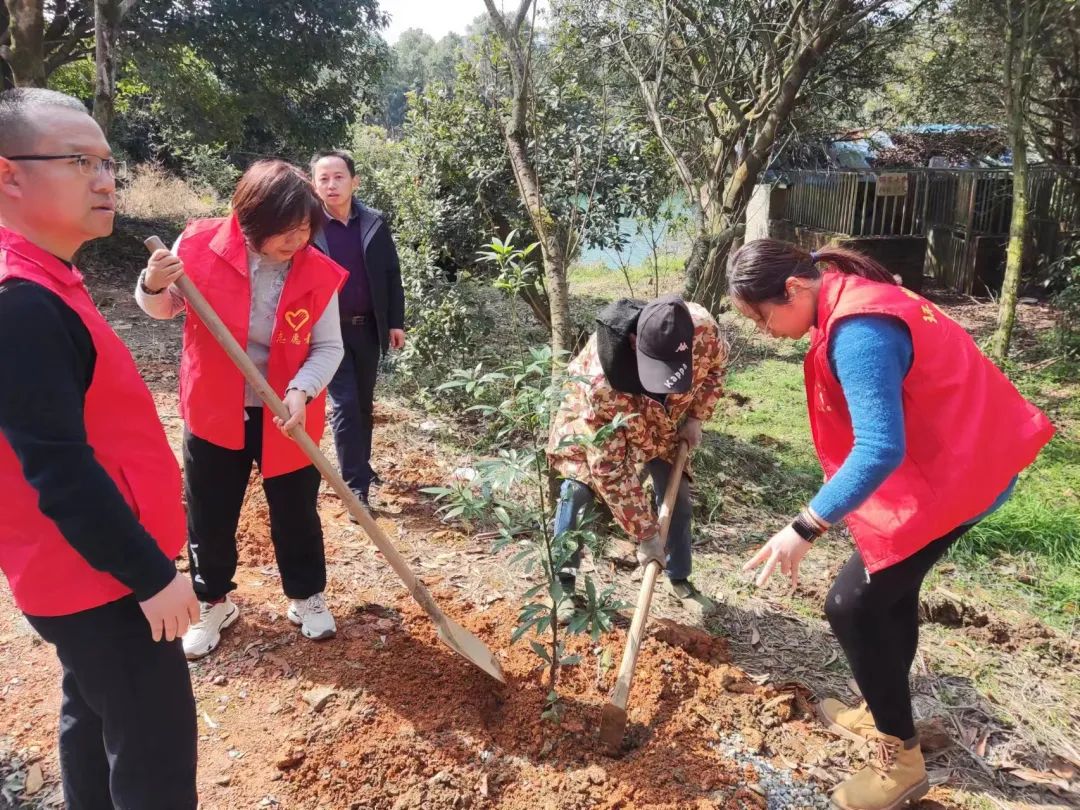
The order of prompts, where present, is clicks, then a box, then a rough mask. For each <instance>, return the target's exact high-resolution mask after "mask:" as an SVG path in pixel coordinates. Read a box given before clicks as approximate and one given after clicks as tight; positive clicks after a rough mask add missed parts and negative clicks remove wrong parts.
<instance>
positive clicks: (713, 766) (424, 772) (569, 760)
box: [0, 291, 1072, 810]
mask: <svg viewBox="0 0 1080 810" xmlns="http://www.w3.org/2000/svg"><path fill="white" fill-rule="evenodd" d="M105 308H106V311H107V312H108V313H109V316H110V318H111V320H112V321H113V323H114V324H118V325H119V326H120V328H121V334H122V335H124V336H125V338H126V339H128V340H129V343H130V345H133V346H134V347H135V351H136V355H137V357H138V359H139V361H140V365H141V367H142V368H143V369H144V372H145V373H146V376H147V379H148V381H149V383H150V385H151V387H152V389H153V390H154V392H155V397H156V399H157V402H158V406H159V411H160V413H161V416H162V419H163V422H164V424H165V425H166V429H167V432H168V434H169V437H170V440H171V441H172V443H173V446H174V449H176V450H177V451H178V450H179V442H180V438H181V424H180V422H179V420H178V418H177V416H176V401H175V394H174V393H173V388H174V386H175V368H176V349H177V335H178V331H177V326H176V325H175V324H164V325H162V324H149V323H148V322H146V321H144V320H141V319H139V318H137V317H136V313H134V312H133V307H132V305H131V304H130V303H129V302H128V300H127V299H126V297H125V296H124V295H123V291H119V292H117V293H116V294H115V296H113V297H112V298H111V300H109V301H107V302H106V306H105ZM378 419H379V424H378V426H377V429H376V430H377V434H376V436H377V446H376V451H375V454H376V467H377V468H378V469H379V470H380V471H381V472H382V474H383V476H384V478H385V479H386V480H387V482H388V484H387V486H386V487H385V489H384V491H383V493H382V495H381V503H382V505H383V510H384V511H383V512H382V513H381V514H380V515H379V516H378V520H379V523H380V525H381V526H382V527H383V528H384V529H385V530H386V532H387V534H388V535H389V536H390V537H391V538H392V539H393V540H394V541H395V542H396V543H397V545H398V547H399V548H400V549H401V550H402V552H403V553H404V554H405V555H406V557H407V558H408V559H409V560H410V563H411V564H412V565H414V566H415V569H416V570H417V571H418V573H420V575H421V577H422V578H423V579H424V581H425V582H426V583H427V584H428V585H429V586H430V587H431V588H432V590H433V592H434V594H435V595H436V598H437V599H438V600H439V601H440V603H441V604H442V605H443V606H444V607H445V608H446V610H447V611H448V612H449V613H451V614H452V615H453V616H454V617H455V618H457V619H458V620H459V621H460V622H462V623H463V624H464V625H466V626H467V627H469V628H470V629H471V630H473V631H474V632H476V633H477V634H479V635H480V636H481V637H482V638H483V639H484V640H485V641H486V642H487V643H488V644H489V645H490V646H491V647H492V649H493V650H495V651H496V653H497V655H498V656H499V658H500V660H501V662H502V664H503V667H504V669H505V671H506V673H507V680H508V683H507V685H506V686H498V685H497V684H495V683H494V682H493V681H491V680H490V679H488V678H487V677H486V676H485V675H483V674H482V673H480V672H479V671H478V670H475V669H474V668H472V667H471V666H470V665H469V664H468V663H466V662H465V661H464V660H462V659H460V658H458V657H457V656H455V655H454V654H452V653H451V652H450V651H448V650H447V649H446V648H445V647H443V646H442V645H441V644H440V643H439V642H438V641H437V640H436V638H435V634H434V631H433V628H432V627H431V625H430V623H429V622H428V621H427V619H426V617H425V616H424V615H423V614H422V613H421V612H420V611H419V609H418V608H417V607H416V606H415V605H414V604H413V603H412V602H411V600H410V599H409V598H408V596H407V595H406V594H405V591H404V589H403V588H402V587H401V586H400V584H399V583H398V581H397V579H396V578H395V577H394V575H393V574H392V572H391V571H390V569H389V568H388V567H387V566H386V565H385V564H384V563H383V562H382V561H381V559H380V556H379V555H378V553H377V552H376V551H375V550H374V548H373V547H372V546H371V545H370V544H369V542H368V541H367V540H366V538H365V537H364V535H363V534H362V532H361V531H360V530H359V529H358V528H356V527H354V526H352V525H351V524H349V523H348V521H347V520H346V519H345V515H344V510H343V508H342V505H341V503H340V502H339V501H338V500H337V498H336V497H335V496H333V495H332V494H331V493H329V492H326V491H324V492H323V493H322V494H321V496H320V512H321V514H322V517H323V524H324V528H325V532H326V542H327V556H328V561H329V586H328V597H329V601H330V605H331V608H332V610H333V611H334V613H335V615H336V617H337V620H338V628H339V632H338V636H337V637H336V638H335V639H333V640H331V641H328V642H324V643H320V644H315V643H312V642H309V641H307V640H305V639H303V638H302V637H300V635H299V633H298V632H297V631H296V629H295V628H294V627H292V626H291V625H290V624H289V623H288V622H287V620H286V619H285V608H286V602H285V599H284V597H283V596H282V594H281V591H280V583H279V581H278V575H277V571H276V568H275V566H274V564H273V555H272V550H271V546H270V542H269V537H268V534H267V522H266V506H265V501H264V500H263V498H262V496H261V492H260V491H259V487H258V486H257V485H253V486H252V487H251V489H250V495H249V499H248V501H247V503H246V504H245V507H244V514H243V518H242V521H241V528H240V548H241V567H240V571H239V574H238V584H239V589H238V591H237V593H236V595H235V598H236V601H237V603H238V605H239V606H240V609H241V613H242V615H241V620H240V621H239V622H238V623H237V624H236V625H235V626H234V628H233V629H231V630H230V631H228V633H227V634H226V636H225V637H224V639H223V642H222V645H221V647H220V648H219V650H218V651H217V652H216V653H215V654H214V655H212V656H210V657H209V658H208V659H204V660H203V661H200V662H197V663H195V664H193V665H192V667H191V673H192V679H193V682H194V685H195V692H196V697H197V701H198V714H199V733H200V757H201V761H200V793H201V796H202V806H203V807H204V808H207V809H208V810H218V809H219V808H261V807H279V808H298V809H301V808H302V809H303V810H316V808H326V810H330V809H331V808H332V809H333V810H337V809H338V808H342V809H343V810H361V808H364V809H369V810H406V809H411V808H416V809H417V810H420V809H421V808H423V810H429V809H430V810H444V809H446V810H449V809H450V808H506V809H507V810H525V808H529V810H532V809H533V808H544V809H545V810H546V809H547V808H550V810H563V809H564V808H566V809H567V810H574V809H576V808H612V809H614V808H623V810H630V808H671V810H676V808H679V809H681V808H776V809H777V810H780V809H781V808H803V807H806V808H810V807H823V806H825V797H826V795H827V791H828V789H829V788H830V787H831V786H832V785H833V784H834V783H835V782H836V781H838V780H840V779H842V778H843V777H844V776H845V775H846V774H847V773H848V769H849V768H850V766H851V763H852V762H853V761H854V762H857V761H858V756H857V755H854V754H853V752H852V751H851V750H850V748H849V745H848V744H847V743H844V742H839V741H835V740H832V739H829V738H827V737H826V736H825V735H823V734H822V733H821V732H820V731H819V730H818V729H817V728H816V726H815V724H814V723H813V722H812V720H811V718H810V717H809V711H808V703H807V700H808V697H809V695H810V692H809V691H808V690H807V689H806V688H805V687H803V686H800V685H797V684H796V683H795V682H796V681H802V682H804V683H809V684H810V685H811V686H812V687H813V688H814V689H815V690H818V691H833V692H837V691H839V690H842V689H844V688H846V680H845V678H844V677H843V674H842V673H840V672H838V671H837V669H836V667H835V666H834V665H835V663H836V660H837V657H836V647H835V642H834V641H833V640H832V638H831V636H829V634H828V633H827V630H826V629H825V627H824V624H823V622H821V621H820V618H818V619H815V618H813V617H806V616H800V615H798V614H794V613H792V612H791V611H790V609H789V607H788V606H785V605H784V604H783V603H781V602H779V601H777V600H771V599H769V598H768V597H762V596H760V595H750V594H749V593H748V592H744V591H740V590H739V589H738V588H737V587H733V586H732V585H731V583H732V579H731V577H730V573H731V572H730V570H728V569H729V568H731V567H733V566H734V564H735V558H736V556H737V555H736V554H735V553H734V552H730V553H729V556H730V559H728V557H727V556H725V554H724V553H721V552H720V551H718V549H717V548H713V547H709V548H703V549H701V550H700V554H701V555H702V556H701V559H702V568H703V569H704V570H705V571H707V572H709V573H707V574H706V575H704V577H703V583H704V584H705V586H706V588H707V589H709V590H711V591H712V592H713V593H717V594H720V595H721V596H724V598H725V602H724V604H722V606H721V609H720V612H719V613H718V614H717V615H716V616H714V617H711V618H709V619H708V620H707V621H706V624H707V625H708V627H710V628H711V629H712V630H714V631H717V633H720V634H722V636H723V637H721V635H716V634H712V633H709V632H706V631H705V630H703V629H702V627H701V624H702V622H701V618H700V617H694V616H691V615H689V614H687V613H685V612H683V611H682V610H681V609H680V608H678V607H676V606H675V605H674V604H673V603H671V602H670V601H667V600H665V599H659V600H657V601H658V608H657V612H656V615H657V618H658V621H656V622H653V623H652V625H651V626H652V633H651V637H650V638H649V639H648V641H647V643H646V645H645V648H644V652H643V655H642V659H641V661H640V663H639V667H638V673H637V677H636V680H635V684H634V692H633V696H632V701H631V711H630V725H629V729H628V734H627V743H626V746H625V750H624V751H623V752H621V754H620V755H619V756H615V757H613V756H609V755H607V754H606V753H605V752H603V751H602V750H601V749H600V746H599V743H598V740H597V737H596V732H597V729H598V727H599V713H600V708H601V706H602V705H603V703H604V701H605V698H606V694H607V691H608V690H609V689H610V687H611V684H612V681H613V672H612V669H611V668H610V667H605V666H604V665H603V662H604V661H605V659H607V660H611V661H615V662H617V661H618V659H619V655H620V653H621V650H622V645H623V642H624V629H623V628H619V629H617V630H616V631H615V632H613V633H611V634H609V635H608V636H607V637H605V638H603V639H601V642H600V643H599V644H592V643H591V642H589V641H588V639H574V640H572V641H571V642H570V644H569V648H570V651H571V652H576V653H579V654H580V655H581V656H582V661H581V663H580V664H579V665H577V666H574V667H568V668H566V669H565V670H564V675H563V680H562V683H561V684H560V693H561V694H562V696H563V698H564V700H563V715H562V717H561V720H560V722H558V723H555V722H552V721H549V720H543V719H541V717H540V715H541V712H542V709H543V705H544V700H545V695H546V691H547V690H546V688H545V687H544V685H543V682H542V679H541V675H540V672H539V671H538V669H537V666H536V665H537V663H538V659H537V658H536V657H535V656H534V655H533V653H532V652H531V651H530V650H529V649H528V647H527V646H526V645H525V644H524V643H519V644H518V645H515V646H510V644H509V637H510V633H511V631H512V629H513V626H514V620H515V614H516V610H517V607H518V605H519V604H520V594H521V593H522V592H524V591H525V590H526V589H527V588H528V587H529V586H530V584H532V581H531V580H529V578H527V577H524V576H522V574H521V572H520V571H517V570H515V569H514V568H512V567H511V566H510V565H509V563H508V561H507V558H506V556H492V555H490V554H489V548H488V546H489V543H488V541H485V540H478V539H474V538H473V537H471V536H470V535H468V534H466V533H463V532H462V531H459V530H457V529H454V528H449V527H447V526H444V525H443V524H441V523H440V522H439V521H438V520H437V518H436V516H435V515H434V506H433V505H432V504H431V502H430V501H429V500H428V499H427V498H426V496H424V495H422V494H421V493H419V492H418V490H419V488H421V487H423V486H430V485H434V484H440V483H443V482H445V480H446V479H447V477H448V476H449V475H450V473H451V472H452V470H453V469H454V467H455V466H456V465H457V464H458V463H460V462H461V459H452V458H445V457H444V456H443V451H442V450H440V445H439V444H438V443H437V442H436V440H435V438H434V434H432V433H430V432H426V431H424V430H422V429H420V424H421V423H422V422H425V421H427V420H428V417H427V416H426V415H424V414H420V413H417V412H414V411H411V410H408V409H406V408H405V407H403V406H401V405H395V404H385V403H382V404H380V408H379V414H378ZM324 446H326V447H327V449H329V445H328V444H327V443H324ZM254 483H255V482H254V481H253V484H254ZM816 564H818V565H822V566H823V567H827V566H828V565H831V564H833V562H832V560H830V559H826V560H825V561H824V562H818V563H816ZM591 565H592V566H593V568H594V574H595V575H596V576H597V577H598V578H599V579H600V580H602V581H605V582H608V581H610V582H615V583H617V584H618V586H619V588H620V591H621V592H622V593H623V594H624V595H626V596H631V595H632V594H633V593H634V591H635V590H636V582H635V577H634V574H633V573H632V568H629V569H628V568H627V567H624V566H620V565H615V564H613V563H612V562H611V561H607V560H601V561H593V562H592V563H591ZM820 573H821V574H822V576H823V575H824V571H822V572H820ZM807 579H812V577H807ZM821 581H824V579H822V580H821ZM0 593H2V595H0V657H2V660H3V661H4V668H3V676H2V681H0V713H2V714H3V717H4V719H3V721H2V722H0V768H2V769H3V770H2V771H0V779H3V780H5V781H4V783H3V797H2V798H0V807H4V806H8V805H5V801H8V802H9V804H10V806H13V807H27V808H29V807H34V808H39V807H59V806H61V805H62V799H61V798H60V794H59V787H58V783H57V780H58V766H57V758H56V754H55V739H56V717H57V712H58V705H59V689H58V666H57V664H56V662H55V660H54V657H53V655H52V652H51V650H50V649H49V648H48V647H46V646H45V645H44V644H42V643H40V642H39V641H38V640H37V639H36V637H35V636H34V635H33V633H32V632H31V631H30V630H29V628H28V626H26V624H25V622H24V621H23V620H22V618H21V617H20V616H19V615H18V613H17V611H15V609H14V607H13V605H12V603H11V601H10V597H9V596H8V593H7V591H6V589H0ZM605 651H606V655H605ZM926 666H927V665H926V663H925V661H924V663H923V667H924V668H925V667H926ZM934 688H935V689H937V688H938V686H937V685H936V684H935V686H934ZM846 696H848V697H850V692H848V693H847V694H846ZM976 697H977V698H978V699H979V700H982V697H981V696H978V695H976ZM978 709H979V706H978V705H975V706H974V707H973V708H972V709H971V711H972V712H975V711H976V710H978ZM964 716H966V715H964ZM964 728H966V726H961V727H960V729H961V730H960V732H957V730H956V729H953V728H949V729H948V730H947V731H948V732H949V733H948V734H947V735H944V737H945V738H946V739H943V740H939V744H940V743H948V740H949V738H953V737H955V736H960V737H961V739H960V743H961V744H962V748H961V750H962V751H965V752H966V751H967V749H970V750H971V751H973V752H976V753H977V751H978V750H979V749H980V746H981V747H982V749H983V751H984V753H985V747H986V744H987V743H986V739H980V738H976V739H972V740H965V739H964V738H963V734H964V733H966V732H965V731H963V729H964ZM981 728H982V727H980V729H981ZM979 733H980V734H981V733H982V732H981V731H980V732H979ZM950 750H951V751H953V752H955V751H956V750H957V746H956V745H955V741H954V744H953V746H952V748H951V749H950ZM976 753H973V754H972V755H971V756H973V757H974V756H975V755H976ZM964 756H967V754H966V753H965V754H964ZM853 757H854V758H853ZM982 767H983V768H988V767H989V766H986V765H985V763H983V765H982ZM966 769H973V770H974V771H979V765H978V764H973V762H970V761H968V759H964V758H963V757H960V758H957V757H956V756H955V754H950V753H949V752H948V751H946V752H945V753H943V754H941V755H939V757H938V758H937V759H932V760H931V771H932V778H933V780H934V781H935V782H936V783H947V784H942V785H941V786H940V787H935V789H934V790H933V792H932V794H931V799H930V800H928V801H924V802H923V803H922V804H921V807H922V808H924V810H927V809H928V808H959V807H963V806H973V805H968V804H967V803H966V799H963V798H962V797H958V795H957V794H956V792H955V788H956V787H957V785H960V786H963V787H965V789H968V790H976V791H979V790H981V789H982V788H981V787H980V786H982V787H985V788H987V789H988V790H989V788H991V787H994V783H993V781H992V780H989V779H986V778H984V779H983V781H982V782H980V781H979V779H980V774H979V773H975V774H974V775H972V776H971V777H970V778H968V777H967V776H965V773H966ZM985 776H986V774H982V777H985ZM1070 778H1072V777H1070ZM965 779H966V780H967V781H965ZM1066 784H1067V782H1066ZM995 790H996V788H995ZM1025 790H1026V792H1022V791H1020V790H1019V789H1017V790H1015V791H1014V792H1013V794H1012V795H1011V796H1009V797H1008V798H1009V799H1011V800H1014V801H1017V802H1018V801H1020V800H1021V799H1023V798H1025V797H1030V798H1033V799H1034V798H1035V797H1036V794H1035V792H1034V789H1033V788H1031V787H1030V785H1026V786H1025ZM996 796H1000V798H996V797H995V798H988V799H987V802H988V803H987V804H986V805H984V806H986V807H995V806H1007V805H1005V804H1004V801H1005V799H1006V797H1005V796H1004V795H1003V794H1001V793H1000V791H997V793H996ZM1042 800H1043V801H1044V803H1043V804H1040V805H1039V806H1043V807H1053V806H1061V807H1065V806H1068V805H1067V804H1065V803H1062V804H1055V802H1056V801H1058V799H1057V798H1056V797H1055V796H1054V794H1053V792H1050V793H1043V794H1042ZM1064 801H1065V802H1067V801H1068V799H1065V800H1064ZM1013 806H1022V805H1020V804H1018V803H1017V804H1014V805H1013Z"/></svg>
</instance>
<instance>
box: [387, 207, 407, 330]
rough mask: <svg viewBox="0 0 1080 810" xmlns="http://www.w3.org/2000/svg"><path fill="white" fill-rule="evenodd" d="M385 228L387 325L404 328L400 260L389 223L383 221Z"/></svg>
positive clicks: (403, 298)
mask: <svg viewBox="0 0 1080 810" xmlns="http://www.w3.org/2000/svg"><path fill="white" fill-rule="evenodd" d="M383 228H385V229H386V296H387V307H388V309H389V312H388V313H387V319H386V322H387V325H388V327H389V328H390V329H404V328H405V289H404V287H403V286H402V284H401V261H400V260H399V259H398V252H397V245H395V244H394V236H393V234H391V233H390V224H389V223H383Z"/></svg>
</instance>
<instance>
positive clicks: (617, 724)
mask: <svg viewBox="0 0 1080 810" xmlns="http://www.w3.org/2000/svg"><path fill="white" fill-rule="evenodd" d="M625 733H626V709H624V708H622V707H620V706H616V705H615V704H614V703H607V704H605V705H604V710H603V711H602V712H601V713H600V741H601V742H602V743H603V744H604V745H606V746H607V747H608V748H610V749H611V750H612V751H617V750H619V748H621V747H622V741H623V734H625Z"/></svg>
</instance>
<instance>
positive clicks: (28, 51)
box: [0, 0, 46, 87]
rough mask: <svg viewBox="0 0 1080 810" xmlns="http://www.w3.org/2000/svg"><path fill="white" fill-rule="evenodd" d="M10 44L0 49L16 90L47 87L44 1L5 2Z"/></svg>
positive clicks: (16, 0) (0, 46) (7, 0)
mask: <svg viewBox="0 0 1080 810" xmlns="http://www.w3.org/2000/svg"><path fill="white" fill-rule="evenodd" d="M5 5H6V7H7V13H8V17H9V29H8V32H9V44H7V45H0V58H3V60H4V61H5V62H6V63H7V66H8V69H9V70H10V71H11V79H12V81H13V83H14V85H15V86H16V87H44V86H45V78H46V76H45V38H44V34H45V10H44V6H45V4H44V0H5Z"/></svg>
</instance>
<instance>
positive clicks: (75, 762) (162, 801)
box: [27, 596, 198, 810]
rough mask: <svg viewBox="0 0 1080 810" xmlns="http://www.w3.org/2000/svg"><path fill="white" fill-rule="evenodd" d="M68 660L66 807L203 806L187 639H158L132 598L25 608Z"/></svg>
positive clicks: (170, 809) (167, 809) (63, 747)
mask: <svg viewBox="0 0 1080 810" xmlns="http://www.w3.org/2000/svg"><path fill="white" fill-rule="evenodd" d="M27 619H28V620H29V621H30V624H31V625H33V627H34V629H35V630H37V632H38V633H39V634H40V635H41V637H42V638H44V639H45V640H46V641H47V642H49V644H52V645H53V646H54V647H55V648H56V654H57V656H58V657H59V658H60V664H61V666H62V668H63V681H62V688H63V702H62V704H61V707H60V770H61V774H62V778H63V784H64V806H65V807H67V808H68V810H113V808H117V810H150V808H155V810H157V809H158V808H160V810H195V807H196V805H197V804H198V798H197V796H196V793H195V766H196V746H197V742H196V734H197V731H196V727H195V698H194V696H193V695H192V693H191V679H190V677H189V676H188V668H187V661H186V660H185V659H184V651H183V649H182V648H181V646H180V641H179V640H177V641H172V642H167V641H158V642H155V641H154V640H153V639H152V638H151V636H150V626H149V625H148V624H147V623H146V618H145V617H144V616H143V612H142V610H140V609H139V604H138V602H136V601H135V598H134V597H133V596H128V597H125V598H124V599H121V600H119V601H117V602H112V603H110V604H107V605H102V606H101V607H98V608H93V609H92V610H85V611H82V612H80V613H73V614H71V615H70V616H50V617H39V616H27Z"/></svg>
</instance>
